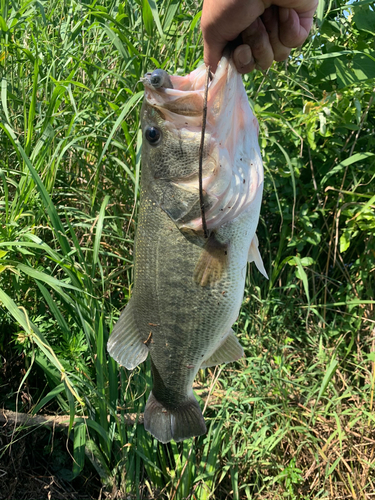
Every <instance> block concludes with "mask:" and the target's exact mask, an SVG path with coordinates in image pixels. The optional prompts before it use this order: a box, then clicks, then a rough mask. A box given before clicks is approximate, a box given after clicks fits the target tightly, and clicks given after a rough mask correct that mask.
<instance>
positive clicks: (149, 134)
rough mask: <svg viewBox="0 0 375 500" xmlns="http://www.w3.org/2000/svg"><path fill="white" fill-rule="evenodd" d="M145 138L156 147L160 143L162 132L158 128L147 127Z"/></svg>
mask: <svg viewBox="0 0 375 500" xmlns="http://www.w3.org/2000/svg"><path fill="white" fill-rule="evenodd" d="M145 137H146V139H147V141H148V142H149V143H150V144H151V145H152V146H156V144H158V143H159V142H160V139H161V132H160V130H159V129H158V128H156V127H147V128H146V130H145Z"/></svg>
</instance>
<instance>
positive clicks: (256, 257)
mask: <svg viewBox="0 0 375 500" xmlns="http://www.w3.org/2000/svg"><path fill="white" fill-rule="evenodd" d="M258 247H259V240H258V236H257V235H256V234H254V238H253V239H252V241H251V245H250V248H249V254H248V257H247V260H248V262H254V264H255V265H256V266H257V269H258V271H259V272H261V273H262V274H263V276H264V277H265V278H267V279H269V278H268V274H267V272H266V270H265V268H264V264H263V260H262V257H261V256H260V253H259V248H258Z"/></svg>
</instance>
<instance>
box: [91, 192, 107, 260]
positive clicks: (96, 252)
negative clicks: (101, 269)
mask: <svg viewBox="0 0 375 500" xmlns="http://www.w3.org/2000/svg"><path fill="white" fill-rule="evenodd" d="M108 202H109V196H108V195H106V196H105V197H104V200H103V203H102V206H101V207H100V212H99V217H98V222H97V224H96V233H95V242H94V251H93V263H94V265H96V264H97V263H98V259H99V248H100V239H101V237H102V231H103V223H104V216H105V209H106V206H107V205H108Z"/></svg>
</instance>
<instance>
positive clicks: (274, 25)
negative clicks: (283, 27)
mask: <svg viewBox="0 0 375 500" xmlns="http://www.w3.org/2000/svg"><path fill="white" fill-rule="evenodd" d="M262 21H263V24H264V27H265V28H266V31H267V33H268V38H269V40H270V43H271V46H272V50H273V55H274V59H275V61H284V60H285V59H287V58H288V56H289V54H290V48H289V47H286V46H285V45H284V44H283V43H282V42H281V41H280V38H279V9H278V7H276V6H275V5H273V6H272V7H269V8H268V9H266V10H265V11H264V14H263V15H262Z"/></svg>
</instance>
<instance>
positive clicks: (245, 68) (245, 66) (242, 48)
mask: <svg viewBox="0 0 375 500" xmlns="http://www.w3.org/2000/svg"><path fill="white" fill-rule="evenodd" d="M233 61H234V64H235V66H236V68H237V71H238V72H239V73H241V74H242V75H244V74H245V73H251V71H253V70H254V68H255V60H254V57H253V54H252V52H251V48H250V46H249V45H239V46H238V47H236V48H235V50H234V52H233Z"/></svg>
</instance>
